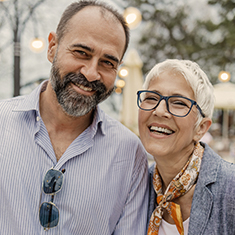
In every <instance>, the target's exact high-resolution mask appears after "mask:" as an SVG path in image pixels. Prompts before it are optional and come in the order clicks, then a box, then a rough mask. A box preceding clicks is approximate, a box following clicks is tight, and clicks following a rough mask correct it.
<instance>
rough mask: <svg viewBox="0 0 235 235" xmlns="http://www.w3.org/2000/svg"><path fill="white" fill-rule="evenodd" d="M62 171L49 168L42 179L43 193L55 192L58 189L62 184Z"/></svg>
mask: <svg viewBox="0 0 235 235" xmlns="http://www.w3.org/2000/svg"><path fill="white" fill-rule="evenodd" d="M63 177H64V175H63V173H62V172H61V171H57V170H54V169H50V170H49V171H48V172H47V173H46V175H45V178H44V181H43V191H44V193H45V194H55V193H57V192H58V191H60V189H61V187H62V184H63Z"/></svg>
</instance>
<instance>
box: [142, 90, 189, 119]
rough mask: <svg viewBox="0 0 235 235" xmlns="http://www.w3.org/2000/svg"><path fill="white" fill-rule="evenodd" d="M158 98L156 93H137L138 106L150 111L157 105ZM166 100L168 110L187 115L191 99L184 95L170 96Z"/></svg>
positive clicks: (179, 114) (174, 113)
mask: <svg viewBox="0 0 235 235" xmlns="http://www.w3.org/2000/svg"><path fill="white" fill-rule="evenodd" d="M160 99H161V96H160V95H158V94H156V93H152V92H142V93H140V94H139V99H138V106H139V107H140V108H141V109H143V110H149V111H150V110H153V109H154V108H156V107H157V106H158V104H159V101H160ZM161 101H162V100H161ZM167 102H168V105H167V109H168V111H169V112H170V113H171V114H173V115H177V116H185V115H187V114H188V113H189V111H190V110H191V107H192V102H191V100H189V99H187V98H184V97H179V96H171V97H169V98H168V100H167Z"/></svg>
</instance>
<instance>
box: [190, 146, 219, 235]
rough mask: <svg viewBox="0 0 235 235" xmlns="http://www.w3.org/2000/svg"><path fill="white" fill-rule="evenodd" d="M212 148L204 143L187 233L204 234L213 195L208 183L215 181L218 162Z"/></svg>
mask: <svg viewBox="0 0 235 235" xmlns="http://www.w3.org/2000/svg"><path fill="white" fill-rule="evenodd" d="M212 154H213V152H212V150H211V149H210V148H209V147H208V146H207V145H206V146H205V150H204V154H203V158H202V165H201V169H200V172H199V178H198V182H197V185H196V188H195V191H194V195H193V202H192V207H191V213H190V220H189V230H188V235H196V234H197V235H198V234H204V233H203V231H204V230H205V229H206V226H207V223H208V220H209V217H210V213H211V209H212V206H213V195H212V193H211V191H210V185H211V184H213V183H214V182H215V181H216V177H217V171H218V167H219V164H218V162H217V161H215V159H214V157H213V156H212Z"/></svg>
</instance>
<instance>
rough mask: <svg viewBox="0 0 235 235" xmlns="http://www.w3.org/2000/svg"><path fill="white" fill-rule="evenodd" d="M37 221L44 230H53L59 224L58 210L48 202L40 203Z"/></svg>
mask: <svg viewBox="0 0 235 235" xmlns="http://www.w3.org/2000/svg"><path fill="white" fill-rule="evenodd" d="M39 220H40V223H41V225H42V226H43V227H44V228H53V227H55V226H57V225H58V223H59V210H58V208H57V207H56V206H55V205H53V204H52V203H50V202H44V203H42V205H41V207H40V210H39Z"/></svg>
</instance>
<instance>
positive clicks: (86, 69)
mask: <svg viewBox="0 0 235 235" xmlns="http://www.w3.org/2000/svg"><path fill="white" fill-rule="evenodd" d="M80 72H81V73H82V74H83V75H84V76H85V77H86V79H87V80H88V81H89V82H92V81H96V80H100V78H101V75H100V73H99V70H98V61H96V60H90V61H87V63H85V64H84V65H83V66H82V68H81V70H80Z"/></svg>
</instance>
